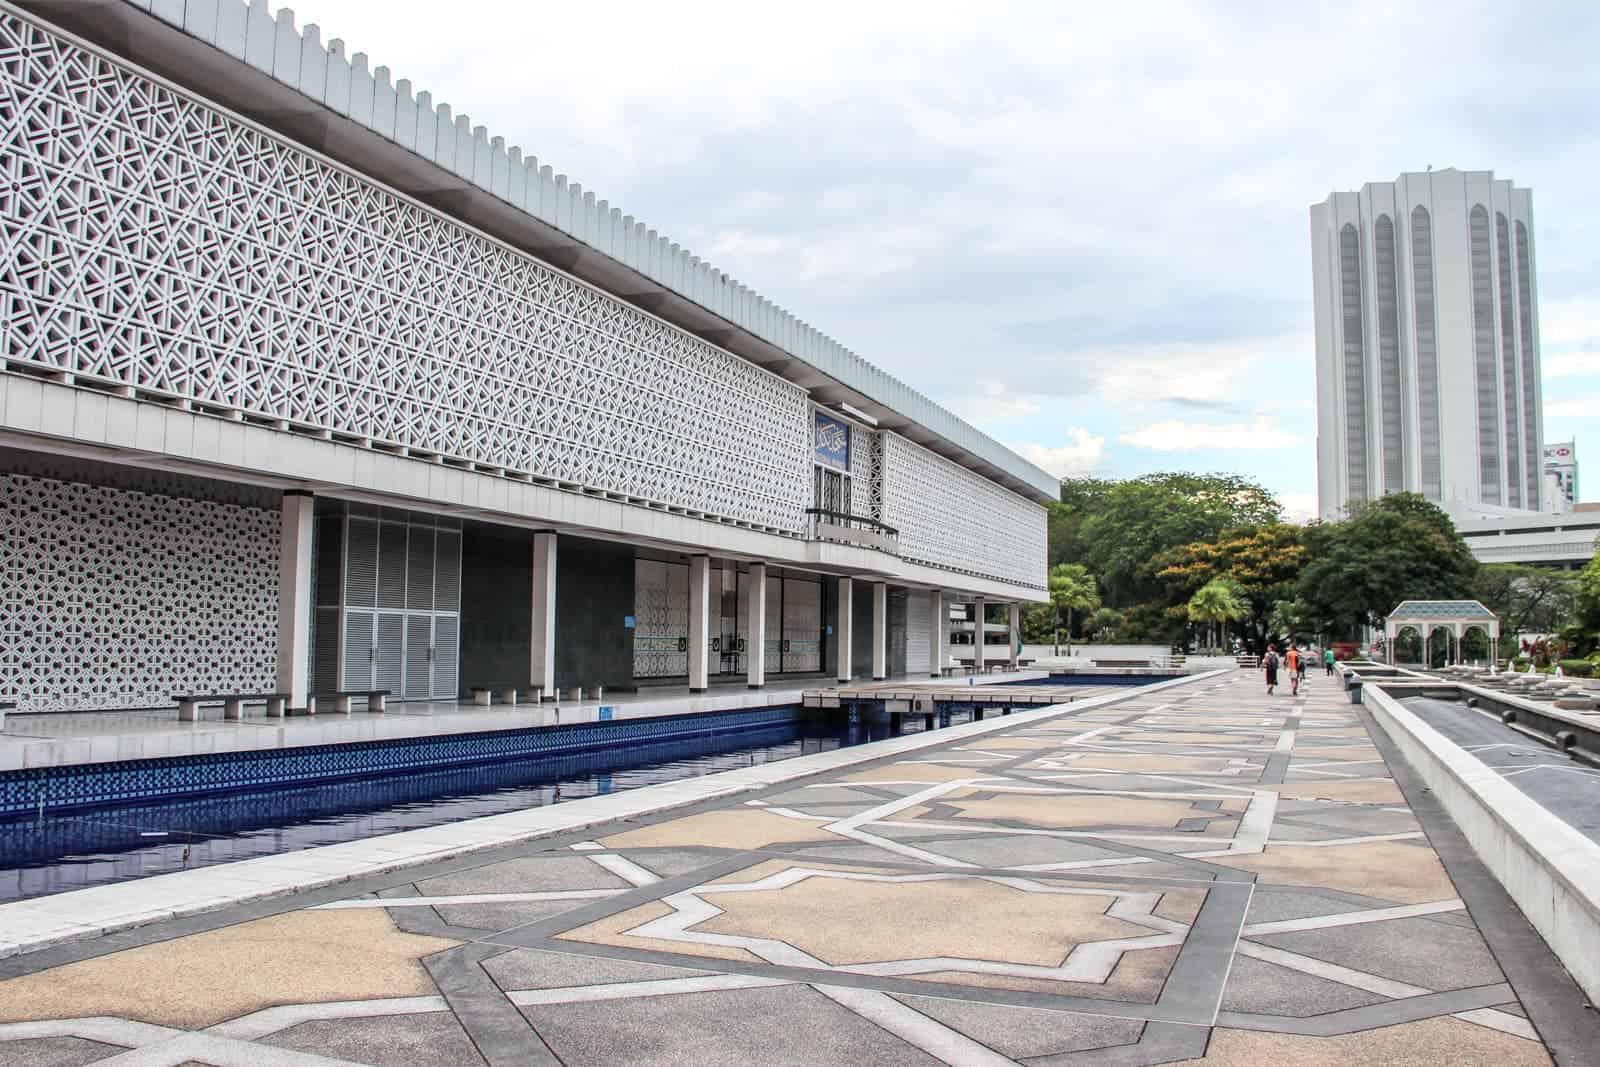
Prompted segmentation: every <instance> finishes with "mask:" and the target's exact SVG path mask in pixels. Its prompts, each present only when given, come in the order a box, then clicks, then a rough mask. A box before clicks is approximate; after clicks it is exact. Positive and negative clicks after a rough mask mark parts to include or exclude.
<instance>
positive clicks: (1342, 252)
mask: <svg viewBox="0 0 1600 1067" xmlns="http://www.w3.org/2000/svg"><path fill="white" fill-rule="evenodd" d="M1339 306H1340V309H1341V315H1342V320H1343V325H1344V436H1345V471H1346V475H1347V477H1348V478H1349V482H1350V491H1349V496H1348V498H1347V499H1349V500H1352V501H1362V500H1366V499H1367V495H1368V494H1367V365H1366V340H1365V336H1366V335H1365V327H1364V325H1363V319H1362V315H1361V237H1360V235H1359V234H1358V233H1356V228H1355V227H1354V226H1352V225H1350V224H1349V223H1346V224H1345V226H1344V228H1343V229H1342V230H1340V231H1339Z"/></svg>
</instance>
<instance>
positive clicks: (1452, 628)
mask: <svg viewBox="0 0 1600 1067" xmlns="http://www.w3.org/2000/svg"><path fill="white" fill-rule="evenodd" d="M1474 628H1476V629H1479V630H1482V631H1483V632H1484V633H1485V635H1487V636H1488V638H1489V656H1490V659H1491V661H1492V660H1493V659H1494V657H1495V656H1496V655H1498V653H1497V652H1496V651H1495V650H1496V649H1497V648H1498V647H1499V641H1500V620H1499V618H1498V617H1496V615H1495V613H1494V612H1492V611H1490V610H1489V609H1488V608H1486V607H1484V606H1483V605H1482V604H1480V603H1478V601H1476V600H1403V601H1401V602H1400V604H1399V606H1397V607H1396V608H1395V609H1394V610H1393V611H1391V612H1390V613H1389V617H1388V618H1387V619H1385V620H1384V622H1383V632H1384V637H1385V638H1386V639H1387V644H1388V646H1389V662H1390V663H1391V664H1392V663H1394V661H1395V643H1396V641H1397V640H1398V639H1399V637H1400V632H1401V631H1402V630H1407V629H1411V630H1416V631H1417V633H1418V635H1420V636H1421V638H1422V661H1423V662H1424V663H1430V662H1432V661H1431V660H1430V659H1429V657H1428V652H1429V643H1430V641H1431V639H1432V637H1433V634H1434V631H1436V630H1447V631H1449V633H1450V634H1451V635H1452V637H1453V638H1454V640H1453V641H1452V642H1451V644H1450V650H1449V653H1448V655H1447V656H1446V662H1447V663H1456V662H1459V661H1460V659H1461V637H1462V635H1463V634H1465V633H1466V632H1467V631H1468V630H1471V629H1474Z"/></svg>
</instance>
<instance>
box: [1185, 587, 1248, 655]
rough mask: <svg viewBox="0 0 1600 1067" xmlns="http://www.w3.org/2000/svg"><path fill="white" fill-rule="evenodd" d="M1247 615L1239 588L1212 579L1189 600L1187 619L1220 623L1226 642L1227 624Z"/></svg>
mask: <svg viewBox="0 0 1600 1067" xmlns="http://www.w3.org/2000/svg"><path fill="white" fill-rule="evenodd" d="M1247 614H1249V609H1248V608H1247V607H1246V605H1245V600H1244V596H1243V595H1242V594H1241V593H1240V590H1239V587H1238V586H1237V585H1235V584H1234V583H1233V582H1230V581H1229V580H1228V579H1226V578H1213V579H1211V581H1209V582H1207V583H1206V584H1205V585H1203V586H1201V587H1200V589H1199V590H1198V591H1197V592H1196V593H1195V594H1194V596H1192V597H1190V598H1189V618H1191V619H1193V620H1194V621H1196V622H1205V623H1211V624H1217V623H1220V624H1221V626H1222V637H1223V640H1226V638H1227V634H1228V623H1230V622H1233V621H1236V620H1238V619H1242V618H1244V617H1245V616H1246V615H1247Z"/></svg>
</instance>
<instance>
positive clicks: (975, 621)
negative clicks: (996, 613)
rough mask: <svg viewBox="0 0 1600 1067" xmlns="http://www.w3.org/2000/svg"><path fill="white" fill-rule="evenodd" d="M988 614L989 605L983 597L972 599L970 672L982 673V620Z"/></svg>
mask: <svg viewBox="0 0 1600 1067" xmlns="http://www.w3.org/2000/svg"><path fill="white" fill-rule="evenodd" d="M988 614H989V605H988V604H987V603H985V602H984V599H983V597H981V596H980V597H977V598H975V599H974V600H973V601H972V673H973V674H982V673H983V620H984V617H985V616H987V615H988Z"/></svg>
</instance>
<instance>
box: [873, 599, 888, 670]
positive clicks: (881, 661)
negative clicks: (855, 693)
mask: <svg viewBox="0 0 1600 1067" xmlns="http://www.w3.org/2000/svg"><path fill="white" fill-rule="evenodd" d="M887 677H889V583H888V582H873V583H872V680H873V681H874V682H881V681H883V680H884V679H885V678H887Z"/></svg>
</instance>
